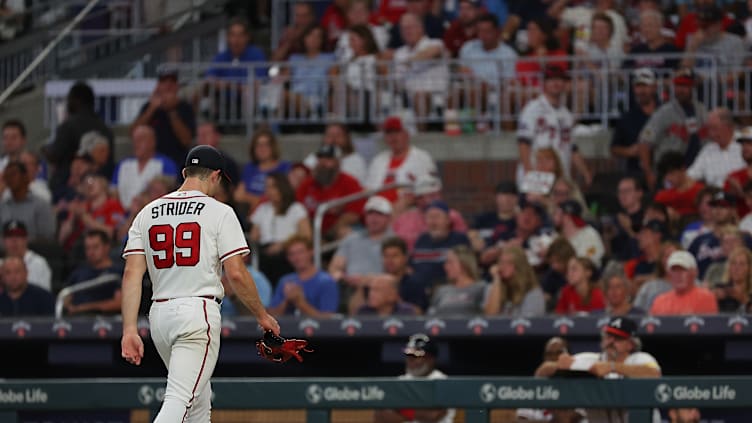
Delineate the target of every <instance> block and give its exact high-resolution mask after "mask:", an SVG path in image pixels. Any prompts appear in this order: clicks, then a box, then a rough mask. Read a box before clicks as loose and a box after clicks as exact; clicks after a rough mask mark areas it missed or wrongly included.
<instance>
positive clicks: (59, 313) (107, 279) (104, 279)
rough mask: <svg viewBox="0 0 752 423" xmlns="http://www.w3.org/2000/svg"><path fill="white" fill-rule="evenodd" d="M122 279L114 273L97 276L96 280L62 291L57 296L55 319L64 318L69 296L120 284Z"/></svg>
mask: <svg viewBox="0 0 752 423" xmlns="http://www.w3.org/2000/svg"><path fill="white" fill-rule="evenodd" d="M121 279H122V277H121V276H120V275H116V274H114V273H106V274H104V275H101V276H97V277H96V278H94V279H89V280H87V281H83V282H80V283H77V284H75V285H72V286H67V287H65V288H63V289H61V290H60V292H59V293H58V294H57V298H56V299H55V319H57V320H59V319H61V318H62V317H63V310H64V306H65V299H66V298H67V297H68V296H70V295H73V294H75V293H77V292H81V291H86V290H89V289H92V288H98V287H100V286H103V285H107V284H108V283H112V282H120V280H121Z"/></svg>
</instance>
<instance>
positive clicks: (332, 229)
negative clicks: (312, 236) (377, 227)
mask: <svg viewBox="0 0 752 423" xmlns="http://www.w3.org/2000/svg"><path fill="white" fill-rule="evenodd" d="M341 156H342V152H341V150H340V149H339V147H336V146H333V145H322V146H321V148H319V150H318V151H317V152H316V158H317V159H318V160H317V162H316V167H314V169H313V172H312V174H311V176H308V177H307V178H306V179H305V180H303V182H302V183H301V184H300V186H299V187H298V192H297V195H296V197H297V199H298V201H299V202H300V203H302V204H303V206H304V207H305V208H306V210H308V214H309V215H310V216H311V218H313V217H314V216H315V215H316V209H317V208H318V207H319V205H321V204H323V203H325V202H327V201H329V200H334V199H337V198H341V197H344V196H347V195H350V194H355V193H357V192H360V191H362V190H363V187H361V186H360V183H359V182H358V180H357V179H355V178H353V177H352V176H350V175H348V174H346V173H344V172H341V171H340V168H339V159H340V157H341ZM364 204H365V200H364V199H363V200H358V201H353V202H351V203H348V204H345V205H343V206H341V207H336V208H334V209H331V210H329V211H328V212H327V213H326V214H325V215H324V221H323V224H322V228H321V230H322V231H323V233H324V234H325V236H327V237H328V238H329V239H339V238H342V237H343V236H345V235H347V233H349V229H350V227H351V226H352V225H353V224H355V223H357V222H358V221H359V220H360V217H361V214H362V211H363V205H364Z"/></svg>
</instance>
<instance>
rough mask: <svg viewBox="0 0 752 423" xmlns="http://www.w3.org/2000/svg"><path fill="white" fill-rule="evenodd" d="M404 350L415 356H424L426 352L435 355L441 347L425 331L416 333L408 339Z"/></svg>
mask: <svg viewBox="0 0 752 423" xmlns="http://www.w3.org/2000/svg"><path fill="white" fill-rule="evenodd" d="M403 352H404V353H405V355H412V356H415V357H423V356H425V355H426V354H431V355H432V356H434V357H435V356H437V355H438V354H439V347H438V346H437V345H436V343H435V342H433V341H432V340H431V338H429V337H428V335H426V334H424V333H416V334H415V335H413V336H411V337H410V339H408V341H407V345H405V349H404V350H403Z"/></svg>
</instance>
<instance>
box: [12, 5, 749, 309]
mask: <svg viewBox="0 0 752 423" xmlns="http://www.w3.org/2000/svg"><path fill="white" fill-rule="evenodd" d="M621 3H622V4H620V3H619V2H616V1H614V0H597V1H593V2H587V1H576V0H555V1H553V0H525V1H511V0H508V1H503V0H496V1H492V0H487V1H473V0H459V1H456V2H439V1H431V0H409V1H407V2H397V1H388V0H383V1H381V2H379V4H378V5H371V4H370V3H369V2H368V1H364V0H351V1H343V0H335V1H334V2H332V3H331V5H329V6H328V7H327V8H326V10H325V11H324V13H323V16H321V17H320V18H319V17H318V16H317V11H316V9H315V8H314V7H313V6H312V5H311V4H310V3H306V2H296V3H295V4H294V6H293V11H294V12H293V14H292V21H291V23H290V26H289V27H287V28H286V29H285V30H284V32H283V34H282V38H281V40H280V43H279V46H278V47H277V48H276V49H274V50H273V51H271V52H269V54H270V57H272V58H273V59H274V60H276V61H286V63H287V66H286V67H284V69H283V71H282V75H283V76H284V77H286V78H289V82H290V83H289V85H288V86H289V89H288V92H287V95H286V96H285V98H286V99H287V101H291V102H294V104H296V105H297V106H299V107H310V106H311V105H312V104H313V99H317V98H323V96H322V95H321V93H322V90H326V89H328V88H327V87H326V86H325V85H324V86H321V84H320V83H319V82H320V80H321V79H316V78H310V76H311V75H310V73H309V72H311V70H312V69H315V70H316V71H317V72H320V74H321V76H322V78H325V77H326V75H329V74H330V73H331V72H333V71H332V69H342V68H338V67H333V65H334V64H336V63H340V64H346V66H345V67H344V69H345V70H346V72H345V73H344V74H342V75H338V77H342V78H345V79H346V80H347V81H348V84H353V86H361V87H362V86H368V84H373V83H374V80H375V77H374V76H373V75H375V74H378V73H380V72H384V70H383V69H379V68H378V66H377V65H376V64H377V63H378V62H380V61H382V60H393V61H394V63H395V64H396V68H395V69H397V70H400V69H401V72H403V74H402V77H403V78H404V79H405V80H411V81H412V82H408V83H407V87H408V89H407V93H406V95H407V96H408V97H409V98H410V99H411V101H412V102H413V105H414V106H415V113H416V115H419V114H420V110H421V107H420V104H429V103H431V102H432V95H431V93H433V92H436V91H443V90H446V89H447V86H446V84H443V83H442V81H443V78H444V77H445V75H446V74H447V69H443V68H442V67H441V65H440V64H439V65H437V64H436V62H433V61H430V60H431V59H436V58H447V57H458V58H460V59H462V60H467V63H468V66H467V67H465V68H462V69H461V71H462V72H464V73H466V74H467V75H469V76H470V77H472V78H478V79H480V80H483V81H484V84H489V85H493V84H494V83H496V82H497V81H499V79H500V78H502V77H508V78H511V79H512V80H514V81H515V82H514V84H519V85H532V86H535V87H537V90H538V92H539V94H537V95H535V96H531V97H530V98H528V99H526V103H525V104H524V107H522V108H521V109H520V110H518V111H517V112H518V113H517V114H518V119H517V121H516V122H513V123H512V127H513V128H515V130H516V136H517V145H518V152H519V160H518V166H517V173H516V179H515V180H503V181H499V183H498V185H497V187H496V191H495V196H494V198H493V199H491V198H489V203H493V204H494V207H493V209H490V210H488V211H487V212H486V213H483V214H481V215H478V216H467V215H463V214H461V213H460V212H459V211H458V210H456V208H455V207H454V206H453V205H452V204H448V203H447V202H446V201H445V200H444V199H443V196H442V188H443V183H442V179H446V178H456V177H460V176H459V175H451V174H444V175H440V174H439V168H438V167H437V164H436V162H435V160H434V159H433V157H432V154H431V151H426V150H423V149H421V148H418V147H416V146H414V145H412V143H411V136H412V134H413V128H412V125H411V124H410V122H409V121H408V119H406V118H405V117H404V116H400V115H393V116H390V117H388V118H386V119H385V120H384V121H383V122H380V123H379V126H378V128H377V130H378V132H380V133H381V135H382V136H383V139H384V142H385V144H386V146H387V148H386V149H385V150H384V151H382V152H380V153H379V154H377V155H376V156H375V157H374V158H373V159H372V160H370V162H367V161H366V160H365V159H364V157H363V156H361V155H360V154H359V153H358V151H356V149H355V148H354V145H353V141H352V134H351V131H352V130H353V129H354V128H352V127H351V126H350V125H348V124H345V123H341V122H340V121H329V122H326V125H325V128H324V130H323V134H322V141H321V145H320V147H319V148H318V149H317V150H316V151H314V152H312V153H311V154H310V155H309V156H308V157H306V158H305V160H303V161H301V162H296V163H293V162H291V161H290V160H289V159H288V157H287V156H286V154H285V152H284V151H282V149H281V146H280V143H279V142H278V140H277V136H278V134H276V133H275V132H274V131H271V130H267V129H266V128H258V129H257V130H256V131H255V132H254V135H253V137H252V138H251V139H250V140H249V143H248V155H247V157H243V158H241V157H232V156H231V155H229V154H227V153H225V156H226V157H227V159H228V160H227V162H228V174H229V175H230V176H231V181H229V182H227V183H226V184H225V186H224V190H223V192H222V193H220V194H219V195H218V199H219V200H220V201H224V202H227V203H228V204H231V205H233V207H234V208H235V210H236V212H237V214H238V218H239V220H240V221H241V223H242V224H243V226H244V229H245V230H247V235H248V239H249V241H250V242H251V243H253V245H254V246H255V248H254V251H255V253H254V254H257V255H258V258H259V267H258V269H254V277H255V280H256V283H257V285H258V286H259V291H260V294H261V296H262V299H263V301H264V303H265V305H266V306H268V307H269V309H270V310H271V311H272V312H273V313H275V314H278V315H283V314H295V315H305V316H311V317H314V318H326V317H329V316H335V315H342V314H346V315H372V316H380V317H384V316H389V315H431V316H445V317H449V316H475V315H487V316H510V317H518V316H521V317H534V316H542V315H546V314H559V315H582V314H604V315H610V316H619V315H639V314H653V315H678V314H715V313H719V312H726V313H747V312H749V311H750V307H751V306H750V293H751V292H752V252H750V248H752V214H750V210H752V181H751V179H752V127H744V126H743V124H744V123H745V122H740V121H737V120H735V117H734V115H733V114H732V112H731V111H730V110H729V109H727V108H726V107H724V106H725V104H723V103H720V104H716V105H713V106H712V107H710V108H709V110H708V108H707V107H706V106H705V105H704V103H701V102H698V101H697V100H696V98H697V93H696V92H695V90H694V88H695V87H696V86H697V84H698V83H699V81H700V80H701V79H702V78H703V77H704V76H703V75H706V73H707V72H708V69H707V68H703V66H704V65H703V63H699V62H697V61H695V60H694V59H693V56H692V55H686V56H684V58H679V59H676V60H673V59H670V58H671V57H673V56H671V55H666V54H667V53H680V52H682V51H684V52H702V53H706V54H711V55H714V56H716V57H717V59H718V60H720V61H722V63H724V64H726V65H728V66H729V68H731V67H733V66H738V65H739V64H740V63H741V62H739V63H731V62H728V63H727V62H725V61H732V60H736V59H739V60H741V59H742V57H743V56H742V55H740V53H741V52H743V51H747V50H748V49H749V47H750V45H752V30H750V29H752V20H750V18H749V17H748V16H749V12H750V9H752V2H746V3H745V2H731V1H727V2H724V4H723V5H716V4H714V2H712V1H708V0H695V1H694V2H690V1H677V2H665V1H648V0H640V1H629V2H621ZM665 3H671V4H665ZM674 3H676V4H674ZM742 3H743V4H742ZM448 4H454V8H452V9H444V7H445V6H446V5H448ZM372 6H376V8H375V9H374V8H372ZM669 7H670V8H669ZM669 10H670V11H671V12H672V13H673V15H672V18H674V19H672V18H666V17H664V14H663V12H665V11H669ZM745 29H746V32H745ZM227 34H228V36H227V43H228V45H227V49H226V50H224V51H222V52H220V53H219V54H218V55H217V56H216V58H215V60H214V62H215V63H218V64H220V63H237V62H240V63H245V62H248V63H252V62H254V61H259V62H260V61H264V60H266V59H265V58H266V57H267V53H266V52H264V51H263V49H261V48H258V47H256V46H253V45H252V44H250V32H249V27H248V24H247V23H246V22H245V21H244V20H243V19H242V18H234V19H232V20H231V21H230V24H229V26H228V31H227ZM628 53H645V54H646V55H645V56H639V57H637V56H627V54H628ZM570 56H575V57H580V58H587V59H588V60H592V61H594V62H599V61H603V60H606V61H607V62H608V63H609V65H610V66H614V67H619V68H624V69H628V70H629V71H630V72H631V80H630V82H631V89H632V95H631V97H632V99H631V100H630V101H631V102H632V103H633V106H632V107H630V108H629V111H627V112H624V113H623V114H622V116H620V117H619V118H618V119H616V120H615V121H614V122H613V134H614V135H613V139H612V143H611V153H612V155H613V157H614V158H616V159H618V160H619V163H620V166H621V169H622V170H623V171H624V173H623V176H622V177H621V178H620V179H619V181H618V183H616V185H615V186H613V187H612V196H613V198H612V200H613V201H614V202H615V203H617V204H618V211H617V212H615V213H613V214H611V215H608V216H607V215H604V214H603V212H602V211H601V212H600V213H599V212H596V211H594V210H593V209H592V208H591V207H590V205H589V204H587V202H586V201H585V199H586V198H587V194H588V191H589V189H590V187H591V186H592V184H593V180H594V178H595V177H596V175H595V172H594V171H593V169H591V168H590V167H589V166H588V163H587V162H586V161H585V160H584V158H583V156H582V155H581V154H580V152H579V150H578V148H577V145H576V142H575V141H576V139H575V137H574V136H573V130H574V125H575V121H574V118H573V111H572V110H569V109H568V107H567V104H568V103H566V102H564V101H562V98H564V97H566V96H568V95H571V93H572V92H573V91H576V90H586V89H587V87H584V86H583V84H582V82H583V81H579V80H578V79H577V78H572V72H573V71H574V70H575V69H573V68H572V66H573V65H571V64H570V63H569V62H568V61H566V60H564V59H566V58H568V57H570ZM518 57H532V58H536V57H547V58H549V59H550V58H551V57H553V58H562V61H561V63H559V62H558V61H556V60H554V61H550V60H549V61H548V62H546V63H537V62H534V61H533V62H530V61H519V62H515V60H516V58H518ZM626 57H629V58H630V59H629V60H625V58H626ZM677 57H678V56H677ZM472 59H486V60H488V59H492V60H496V61H498V63H499V64H500V65H501V67H500V68H497V67H496V66H492V67H490V68H489V67H488V66H482V64H483V63H485V62H477V63H476V62H474V61H472ZM427 60H428V62H426V63H427V64H425V63H423V64H422V63H421V62H423V61H427ZM577 63H587V61H582V62H577ZM299 64H304V65H305V66H304V67H302V68H296V66H298V65H299ZM531 64H535V66H536V67H534V68H530V66H531ZM366 68H368V69H372V72H373V73H372V74H370V75H371V76H370V77H369V76H368V75H369V73H368V72H364V71H363V69H366ZM296 69H297V70H296ZM301 69H305V72H306V74H305V75H303V74H300V73H301ZM659 69H669V72H670V74H671V77H670V78H668V79H665V78H662V77H660V75H659V73H658V72H657V70H659ZM243 72H247V70H245V69H243V68H237V69H232V68H230V69H228V68H217V69H214V70H213V72H209V74H208V75H207V79H206V83H207V84H214V85H221V83H222V79H223V78H232V77H241V78H242V77H243V75H242V73H243ZM531 73H532V74H535V75H537V76H536V78H534V79H529V78H528V76H526V75H530V74H531ZM725 81H726V82H728V83H729V84H732V85H733V84H736V83H737V81H738V75H730V74H729V75H727V79H725ZM663 85H666V86H669V87H670V89H669V90H668V91H666V92H667V93H669V92H670V93H671V94H670V95H666V96H665V97H659V96H658V92H659V86H663ZM734 86H736V85H734ZM179 88H180V81H179V75H178V73H177V72H176V71H174V70H170V69H166V70H164V71H162V72H161V73H160V74H159V77H158V83H157V85H156V88H155V90H154V93H153V95H152V96H151V98H150V99H149V100H148V102H147V103H146V104H144V105H143V107H142V109H141V112H140V114H139V116H138V117H137V118H136V120H135V121H134V122H133V124H132V126H131V127H130V128H129V129H130V132H129V133H130V139H131V140H132V143H131V151H130V154H129V155H128V156H127V157H125V158H123V159H122V160H119V161H116V160H115V155H114V145H113V132H112V130H111V129H110V128H108V127H107V126H106V125H105V124H104V122H103V121H102V119H101V118H100V117H99V116H98V115H97V113H96V111H95V107H94V105H95V93H94V92H93V90H92V89H91V87H90V86H89V85H87V84H86V83H85V82H79V83H76V84H75V85H73V87H72V88H71V90H70V92H69V94H68V98H67V118H66V119H65V121H64V122H63V123H62V124H61V125H60V126H59V127H58V128H57V129H56V132H55V134H54V136H53V141H52V142H51V143H50V144H48V145H46V146H44V147H43V148H42V149H41V151H38V152H37V151H32V150H31V149H30V148H28V146H27V140H26V129H25V125H24V123H23V122H22V120H20V119H11V120H7V121H6V122H4V123H3V125H2V156H0V172H2V178H1V180H0V192H2V199H0V202H1V204H0V225H2V243H3V252H4V257H5V259H4V260H3V263H2V272H1V274H2V285H1V288H0V292H2V294H0V316H19V315H51V314H52V313H53V295H54V294H56V293H57V292H58V291H59V290H60V289H61V288H62V287H64V286H70V285H75V284H77V283H80V282H83V281H86V280H90V279H92V278H95V277H98V276H101V275H103V274H115V275H118V274H121V273H122V260H121V259H120V257H119V255H120V252H121V250H122V246H123V245H124V241H125V237H126V236H127V230H128V227H129V226H130V223H131V221H132V219H133V217H134V216H135V214H136V213H137V212H138V211H139V210H140V209H141V208H143V207H144V206H145V205H146V204H148V203H149V202H150V201H152V200H154V199H156V198H158V197H160V196H162V195H165V194H167V193H169V192H171V191H172V190H174V189H175V188H176V186H177V183H178V182H179V181H180V180H181V173H180V170H181V169H182V167H183V164H184V160H185V156H186V154H187V151H188V149H189V148H190V147H191V146H193V145H196V144H203V145H212V146H215V147H218V146H219V145H220V141H221V138H222V128H221V127H219V126H218V125H217V124H215V123H213V119H212V118H213V117H215V115H214V114H213V113H207V110H206V109H204V108H203V107H202V105H201V104H199V102H197V101H195V100H196V99H195V98H183V97H181V93H180V90H179ZM505 89H506V88H505ZM485 92H486V90H480V91H478V92H473V93H470V94H471V96H482V95H483V94H484V93H485ZM453 107H454V105H453ZM456 107H462V105H456ZM574 107H578V105H577V104H575V105H574ZM583 107H587V106H583ZM746 123H749V122H746ZM480 124H481V122H479V125H480ZM358 129H360V128H358ZM420 129H428V130H430V129H431V128H420ZM491 159H492V158H491ZM392 183H397V184H400V186H401V187H400V188H396V189H391V190H387V191H384V192H381V193H379V194H378V195H374V196H371V197H370V198H364V199H362V200H361V201H355V202H351V203H349V204H347V205H345V206H342V207H338V208H334V209H332V210H330V211H329V212H328V213H327V214H326V215H325V216H324V220H323V227H322V232H323V234H324V238H325V239H326V240H327V241H331V242H338V243H339V244H338V248H337V249H336V251H335V252H334V253H333V254H330V255H328V256H327V257H326V260H325V265H324V267H323V268H317V267H316V266H315V260H314V257H313V248H312V242H311V238H312V231H313V228H312V218H313V215H314V214H315V212H316V209H317V207H318V206H319V205H321V204H322V203H324V202H326V201H329V200H333V199H336V198H341V197H343V196H346V195H349V194H353V193H357V192H360V191H362V190H364V189H375V188H379V187H382V186H384V185H387V184H392ZM249 267H250V264H249ZM145 285H146V286H148V283H147V284H145ZM225 288H226V294H227V297H226V299H225V301H224V303H223V313H225V314H226V315H228V316H232V315H236V314H242V313H244V308H243V307H242V306H240V305H239V304H235V303H234V301H233V292H232V287H231V286H230V285H229V284H227V285H226V287H225ZM119 310H120V292H119V284H118V283H112V284H110V285H105V286H102V287H99V288H97V289H95V290H88V291H83V292H79V293H76V294H74V295H73V296H71V297H69V298H68V300H67V301H66V303H65V311H66V313H67V314H69V315H75V314H107V313H119Z"/></svg>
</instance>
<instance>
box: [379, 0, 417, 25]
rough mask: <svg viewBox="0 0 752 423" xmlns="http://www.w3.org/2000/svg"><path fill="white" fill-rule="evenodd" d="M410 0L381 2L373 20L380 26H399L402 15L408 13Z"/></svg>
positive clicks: (386, 0) (382, 0)
mask: <svg viewBox="0 0 752 423" xmlns="http://www.w3.org/2000/svg"><path fill="white" fill-rule="evenodd" d="M408 1H409V0H381V1H380V2H379V8H378V10H376V12H375V13H374V14H373V18H372V20H373V21H375V22H376V23H377V24H378V25H382V24H385V23H390V24H392V25H397V22H399V20H400V18H401V17H402V15H403V14H404V13H405V12H406V11H407V2H408Z"/></svg>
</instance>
